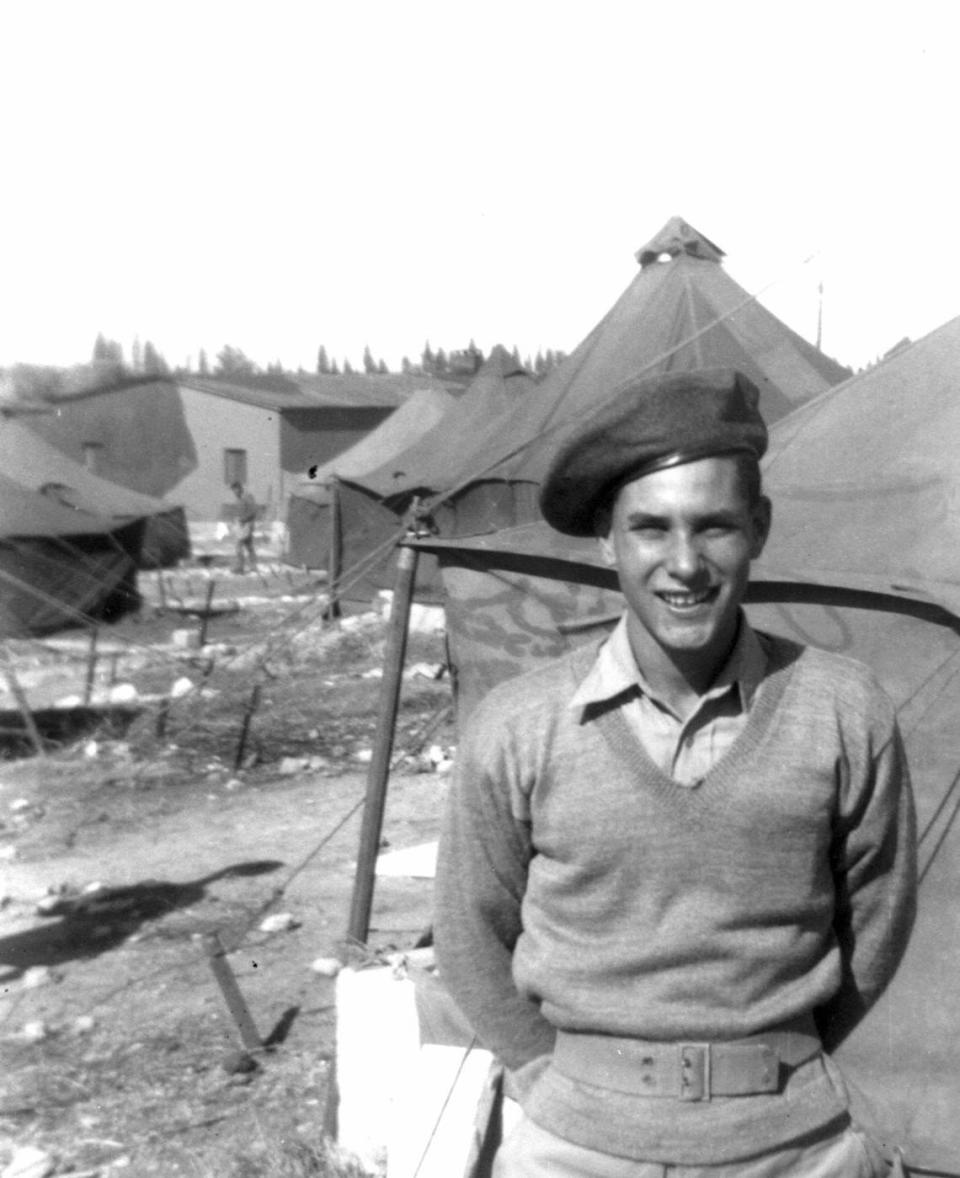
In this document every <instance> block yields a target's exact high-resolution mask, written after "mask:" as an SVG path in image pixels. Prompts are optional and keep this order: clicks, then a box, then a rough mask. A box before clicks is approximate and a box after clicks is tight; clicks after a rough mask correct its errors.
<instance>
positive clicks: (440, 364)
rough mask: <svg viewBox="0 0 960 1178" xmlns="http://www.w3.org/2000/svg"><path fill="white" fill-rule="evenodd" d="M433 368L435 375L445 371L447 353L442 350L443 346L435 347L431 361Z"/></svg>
mask: <svg viewBox="0 0 960 1178" xmlns="http://www.w3.org/2000/svg"><path fill="white" fill-rule="evenodd" d="M433 370H434V372H435V373H436V374H437V376H440V375H442V374H443V373H444V372H446V371H447V353H446V352H445V351H444V350H443V348H438V349H437V354H436V356H435V358H434V361H433Z"/></svg>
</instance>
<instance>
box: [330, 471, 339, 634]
mask: <svg viewBox="0 0 960 1178" xmlns="http://www.w3.org/2000/svg"><path fill="white" fill-rule="evenodd" d="M342 559H343V517H342V515H341V512H340V483H339V480H337V479H332V480H331V482H330V559H329V560H328V562H327V563H328V565H329V566H330V567H329V568H328V569H327V586H328V589H329V592H330V604H329V606H328V607H327V617H328V618H329V619H330V621H333V619H334V618H339V617H340V578H341V576H342V575H343V569H342V568H341V561H342Z"/></svg>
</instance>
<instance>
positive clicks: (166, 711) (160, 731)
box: [156, 695, 170, 740]
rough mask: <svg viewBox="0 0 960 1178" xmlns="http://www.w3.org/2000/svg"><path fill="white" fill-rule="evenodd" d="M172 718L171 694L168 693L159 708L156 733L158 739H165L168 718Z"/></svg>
mask: <svg viewBox="0 0 960 1178" xmlns="http://www.w3.org/2000/svg"><path fill="white" fill-rule="evenodd" d="M169 718H170V696H169V695H166V696H164V697H163V699H162V700H161V701H160V706H159V707H158V708H157V723H156V733H157V740H163V738H164V737H165V736H166V735H167V720H168V719H169Z"/></svg>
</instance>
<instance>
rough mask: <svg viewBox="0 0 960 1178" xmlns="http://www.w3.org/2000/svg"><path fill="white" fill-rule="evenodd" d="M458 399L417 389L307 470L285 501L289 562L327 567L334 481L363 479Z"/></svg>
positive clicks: (434, 423) (433, 423)
mask: <svg viewBox="0 0 960 1178" xmlns="http://www.w3.org/2000/svg"><path fill="white" fill-rule="evenodd" d="M456 402H457V398H456V397H454V396H453V394H452V393H449V392H447V390H446V389H442V388H426V389H418V390H417V391H416V392H415V393H413V394H412V396H411V397H409V399H408V400H406V401H404V403H403V404H402V405H400V406H398V407H397V408H396V409H394V411H393V412H392V413H391V414H390V416H389V417H387V418H385V419H384V420H383V421H382V422H381V423H380V424H379V425H378V426H377V427H376V428H375V429H373V430H371V431H370V433H368V434H367V435H366V436H365V437H363V438H361V439H360V441H359V442H357V444H356V445H355V446H351V447H349V448H348V449H347V450H344V451H343V453H341V454H337V455H335V456H334V457H333V458H331V459H329V460H328V461H327V462H325V463H323V465H321V466H315V467H313V468H311V469H310V470H309V471H307V472H305V474H304V477H303V478H302V479H301V480H300V482H299V483H298V485H297V486H296V487H295V488H294V490H293V491H292V492H291V493H290V499H289V502H288V504H287V528H288V531H289V540H288V544H287V553H286V559H287V562H288V563H289V564H295V565H303V566H305V567H307V568H326V566H327V563H328V561H329V559H330V544H331V524H330V511H331V490H330V482H331V480H332V479H333V478H335V477H340V478H351V477H352V478H361V477H363V476H364V475H365V474H366V473H367V472H368V471H370V470H374V469H376V468H377V467H379V466H381V465H382V464H383V463H389V462H390V460H391V458H392V456H393V455H395V454H399V453H402V452H403V451H405V450H407V449H408V448H409V447H410V446H412V445H414V444H415V443H416V441H417V439H418V438H420V437H421V436H422V435H423V434H424V433H426V432H429V431H431V430H432V429H434V428H435V427H436V426H437V424H438V423H439V422H440V421H442V420H443V418H444V417H445V416H446V414H447V413H448V412H449V411H450V409H451V408H452V407H453V406H454V405H455V404H456Z"/></svg>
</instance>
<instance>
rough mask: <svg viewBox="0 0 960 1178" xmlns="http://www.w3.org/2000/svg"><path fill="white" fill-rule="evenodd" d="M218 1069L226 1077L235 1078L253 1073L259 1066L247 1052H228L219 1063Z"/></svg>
mask: <svg viewBox="0 0 960 1178" xmlns="http://www.w3.org/2000/svg"><path fill="white" fill-rule="evenodd" d="M220 1067H221V1068H223V1070H224V1071H225V1072H226V1073H227V1075H228V1076H237V1075H245V1074H247V1073H249V1072H255V1071H256V1070H257V1069H258V1068H259V1067H260V1065H259V1064H258V1063H257V1061H256V1060H255V1059H254V1058H253V1056H252V1055H251V1054H250V1052H249V1051H228V1052H227V1054H226V1055H225V1056H224V1057H223V1059H222V1060H221V1061H220Z"/></svg>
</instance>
